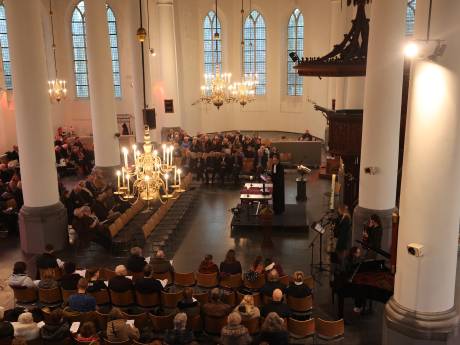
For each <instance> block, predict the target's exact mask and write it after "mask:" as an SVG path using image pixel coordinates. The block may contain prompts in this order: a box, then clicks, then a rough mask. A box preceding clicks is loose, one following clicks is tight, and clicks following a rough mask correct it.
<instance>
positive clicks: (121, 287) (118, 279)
mask: <svg viewBox="0 0 460 345" xmlns="http://www.w3.org/2000/svg"><path fill="white" fill-rule="evenodd" d="M115 274H116V276H115V277H113V278H112V279H110V280H109V289H110V290H112V291H115V292H126V291H129V290H132V289H133V281H132V280H131V279H129V278H127V277H126V276H127V275H128V270H127V269H126V267H125V266H124V265H118V266H117V267H115Z"/></svg>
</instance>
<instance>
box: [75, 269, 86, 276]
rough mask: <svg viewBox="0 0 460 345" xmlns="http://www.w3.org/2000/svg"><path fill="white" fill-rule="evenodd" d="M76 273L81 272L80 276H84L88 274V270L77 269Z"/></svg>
mask: <svg viewBox="0 0 460 345" xmlns="http://www.w3.org/2000/svg"><path fill="white" fill-rule="evenodd" d="M75 273H76V274H79V275H80V276H82V277H84V276H85V274H86V270H75Z"/></svg>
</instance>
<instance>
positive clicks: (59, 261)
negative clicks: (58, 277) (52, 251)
mask: <svg viewBox="0 0 460 345" xmlns="http://www.w3.org/2000/svg"><path fill="white" fill-rule="evenodd" d="M56 262H57V264H58V266H59V268H63V267H64V261H62V260H61V259H56Z"/></svg>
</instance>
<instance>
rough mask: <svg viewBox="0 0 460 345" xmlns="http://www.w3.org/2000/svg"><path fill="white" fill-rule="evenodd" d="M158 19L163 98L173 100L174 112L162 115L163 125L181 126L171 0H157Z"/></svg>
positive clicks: (162, 109) (162, 106) (162, 111)
mask: <svg viewBox="0 0 460 345" xmlns="http://www.w3.org/2000/svg"><path fill="white" fill-rule="evenodd" d="M157 5H158V19H159V21H160V50H159V52H158V55H159V58H160V64H161V78H162V81H163V85H164V90H163V91H164V97H163V100H164V99H172V100H173V101H174V113H172V114H166V115H163V118H162V121H161V123H162V125H163V126H164V127H172V126H181V125H182V119H181V108H180V107H181V105H180V98H179V86H178V82H179V79H178V73H177V52H176V34H175V23H174V4H173V0H158V2H157ZM160 107H161V112H160V113H161V114H164V104H161V106H160Z"/></svg>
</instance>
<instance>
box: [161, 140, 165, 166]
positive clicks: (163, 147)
mask: <svg viewBox="0 0 460 345" xmlns="http://www.w3.org/2000/svg"><path fill="white" fill-rule="evenodd" d="M161 147H162V149H163V164H164V163H166V162H165V161H166V144H163V145H162V146H161Z"/></svg>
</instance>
